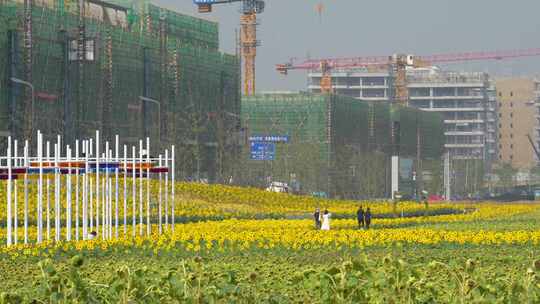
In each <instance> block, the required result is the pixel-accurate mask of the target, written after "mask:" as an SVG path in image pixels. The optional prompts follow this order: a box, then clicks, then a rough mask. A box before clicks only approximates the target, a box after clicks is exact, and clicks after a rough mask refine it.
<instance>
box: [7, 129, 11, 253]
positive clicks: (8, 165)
mask: <svg viewBox="0 0 540 304" xmlns="http://www.w3.org/2000/svg"><path fill="white" fill-rule="evenodd" d="M7 169H8V172H7V235H6V238H7V246H11V241H12V240H11V237H12V236H13V235H12V231H11V227H12V224H11V218H12V217H11V171H12V170H11V136H8V147H7Z"/></svg>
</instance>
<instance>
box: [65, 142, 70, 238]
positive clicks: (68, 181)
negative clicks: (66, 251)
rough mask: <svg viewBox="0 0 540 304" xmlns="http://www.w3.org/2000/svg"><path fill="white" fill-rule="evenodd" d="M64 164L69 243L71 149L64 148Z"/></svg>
mask: <svg viewBox="0 0 540 304" xmlns="http://www.w3.org/2000/svg"><path fill="white" fill-rule="evenodd" d="M66 163H67V165H68V168H67V170H69V173H68V174H66V240H67V241H68V242H69V241H71V148H70V147H69V145H67V146H66Z"/></svg>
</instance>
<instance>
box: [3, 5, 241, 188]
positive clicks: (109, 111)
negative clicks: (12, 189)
mask: <svg viewBox="0 0 540 304" xmlns="http://www.w3.org/2000/svg"><path fill="white" fill-rule="evenodd" d="M218 38H219V37H218V25H217V23H214V22H210V21H205V20H202V19H198V18H194V17H190V16H186V15H182V14H179V13H176V12H173V11H170V10H166V9H163V8H159V7H157V6H154V5H151V4H149V3H146V2H143V1H141V2H131V1H122V0H118V1H100V0H81V1H64V0H60V1H52V0H43V1H36V0H35V1H32V0H24V1H23V0H19V1H12V0H0V67H1V68H0V92H1V95H0V132H1V133H0V135H1V136H2V139H3V140H4V139H5V138H6V137H7V136H8V135H12V136H13V137H14V138H19V139H21V138H30V139H31V138H32V136H35V135H34V134H35V133H36V132H37V130H41V131H42V132H43V133H44V134H45V140H51V141H52V140H54V139H53V138H50V137H51V136H53V134H63V137H64V141H65V142H67V143H70V142H73V141H74V140H75V139H84V138H87V137H90V136H91V135H93V132H94V131H95V130H101V132H102V134H103V135H104V139H108V140H111V139H112V138H113V136H114V135H116V134H118V135H120V138H123V139H125V140H126V141H125V142H122V144H127V145H129V146H131V145H137V144H138V143H137V140H138V139H139V138H143V137H150V138H151V139H152V141H153V143H152V146H159V145H163V146H165V145H171V144H175V145H176V150H177V151H176V152H177V155H178V156H179V157H178V161H177V168H178V169H177V171H178V172H177V173H178V174H179V176H180V178H186V179H188V178H192V177H193V178H199V177H206V178H208V179H209V180H214V181H219V180H220V179H221V178H222V177H223V176H230V173H229V171H230V167H231V166H233V164H234V163H235V161H234V159H235V157H236V155H237V153H236V152H235V151H238V145H237V143H238V142H237V141H236V140H235V139H236V138H237V137H236V136H235V135H236V134H237V132H238V131H239V128H240V121H239V113H240V64H239V60H238V57H237V56H233V55H227V54H223V53H220V52H219V50H218V48H219V41H218ZM158 142H159V143H158ZM31 146H33V145H31Z"/></svg>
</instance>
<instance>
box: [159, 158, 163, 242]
mask: <svg viewBox="0 0 540 304" xmlns="http://www.w3.org/2000/svg"><path fill="white" fill-rule="evenodd" d="M162 165H163V164H162V163H161V154H160V155H159V165H158V166H159V168H160V169H161V166H162ZM158 176H159V183H158V185H159V194H158V195H159V196H158V216H159V220H158V230H159V234H161V233H162V232H163V231H162V228H161V217H162V211H161V172H160V173H159V174H158Z"/></svg>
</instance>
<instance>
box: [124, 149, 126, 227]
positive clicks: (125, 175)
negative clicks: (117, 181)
mask: <svg viewBox="0 0 540 304" xmlns="http://www.w3.org/2000/svg"><path fill="white" fill-rule="evenodd" d="M126 233H127V146H126V145H124V237H126Z"/></svg>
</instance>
